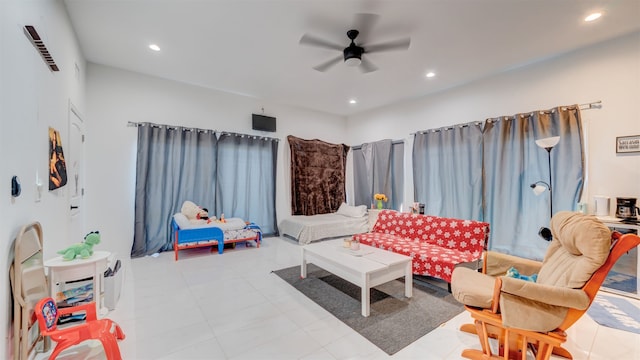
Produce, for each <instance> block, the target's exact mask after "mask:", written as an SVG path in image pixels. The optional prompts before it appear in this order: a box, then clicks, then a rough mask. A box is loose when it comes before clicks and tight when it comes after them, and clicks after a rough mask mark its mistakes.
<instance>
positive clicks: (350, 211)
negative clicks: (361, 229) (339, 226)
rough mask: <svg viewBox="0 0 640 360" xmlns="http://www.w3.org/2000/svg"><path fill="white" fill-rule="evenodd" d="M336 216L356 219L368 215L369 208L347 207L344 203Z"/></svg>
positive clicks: (363, 206) (361, 206)
mask: <svg viewBox="0 0 640 360" xmlns="http://www.w3.org/2000/svg"><path fill="white" fill-rule="evenodd" d="M336 214H338V215H343V216H348V217H355V218H358V217H363V216H365V215H367V207H366V206H365V205H360V206H351V205H347V203H342V204H341V205H340V207H339V208H338V211H336Z"/></svg>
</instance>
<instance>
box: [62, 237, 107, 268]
mask: <svg viewBox="0 0 640 360" xmlns="http://www.w3.org/2000/svg"><path fill="white" fill-rule="evenodd" d="M99 243H100V232H99V231H92V232H90V233H88V234H87V235H86V236H85V237H84V241H83V242H81V243H75V244H73V245H71V246H69V247H68V248H66V249H62V250H60V251H58V254H61V255H62V259H63V260H66V261H70V260H73V259H75V258H76V257H77V256H80V257H81V258H83V259H86V258H88V257H90V256H91V255H93V245H96V244H99Z"/></svg>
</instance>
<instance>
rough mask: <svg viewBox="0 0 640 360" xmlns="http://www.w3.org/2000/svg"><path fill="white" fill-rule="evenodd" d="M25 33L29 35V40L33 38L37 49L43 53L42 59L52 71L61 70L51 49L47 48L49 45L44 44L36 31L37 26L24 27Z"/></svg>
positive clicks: (32, 41) (32, 40)
mask: <svg viewBox="0 0 640 360" xmlns="http://www.w3.org/2000/svg"><path fill="white" fill-rule="evenodd" d="M24 33H25V34H26V35H27V37H28V38H29V40H31V43H32V44H33V46H35V47H36V50H38V52H39V53H40V55H42V59H43V60H44V62H45V63H46V64H47V66H48V67H49V69H51V71H60V69H58V65H56V62H55V61H54V60H53V56H51V54H50V53H49V50H47V47H46V46H45V45H44V42H43V41H42V39H41V38H40V35H39V34H38V32H37V31H36V28H35V27H33V26H31V25H26V26H25V27H24Z"/></svg>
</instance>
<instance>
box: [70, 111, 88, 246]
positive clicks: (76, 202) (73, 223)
mask: <svg viewBox="0 0 640 360" xmlns="http://www.w3.org/2000/svg"><path fill="white" fill-rule="evenodd" d="M66 155H67V156H66V158H67V176H68V179H69V181H68V184H69V186H68V187H67V189H68V190H67V191H68V192H69V194H68V199H69V238H70V240H71V242H72V243H77V242H81V241H82V239H83V237H84V211H83V210H84V202H83V199H84V121H83V120H82V116H81V115H80V112H79V111H78V109H77V108H76V107H75V106H74V105H73V103H72V102H71V101H69V150H68V152H67V154H66Z"/></svg>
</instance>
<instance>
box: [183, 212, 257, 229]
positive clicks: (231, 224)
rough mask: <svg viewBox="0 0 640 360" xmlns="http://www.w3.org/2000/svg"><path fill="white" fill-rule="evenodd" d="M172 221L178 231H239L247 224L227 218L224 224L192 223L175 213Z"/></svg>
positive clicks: (236, 219)
mask: <svg viewBox="0 0 640 360" xmlns="http://www.w3.org/2000/svg"><path fill="white" fill-rule="evenodd" d="M173 219H174V220H175V221H176V224H178V226H179V227H180V230H185V229H200V228H207V227H218V228H220V229H221V230H222V231H225V230H240V229H243V228H244V227H245V226H246V225H247V224H246V223H245V222H244V220H242V219H241V218H228V219H225V222H219V221H216V220H213V221H211V222H210V223H206V222H204V221H203V222H202V223H192V222H190V221H189V219H187V217H186V216H185V215H184V214H182V213H176V214H175V215H173Z"/></svg>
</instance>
